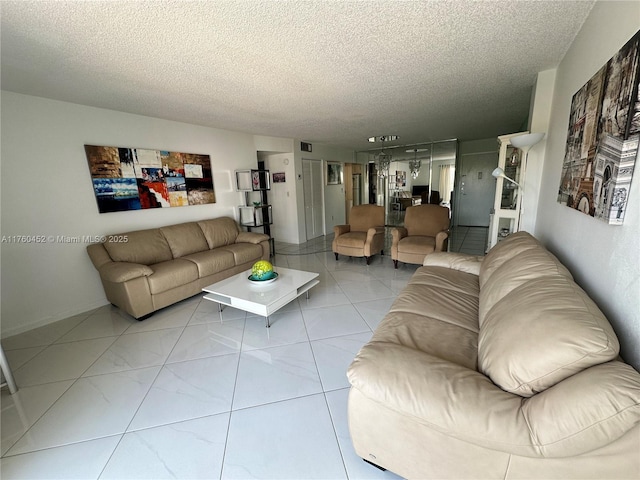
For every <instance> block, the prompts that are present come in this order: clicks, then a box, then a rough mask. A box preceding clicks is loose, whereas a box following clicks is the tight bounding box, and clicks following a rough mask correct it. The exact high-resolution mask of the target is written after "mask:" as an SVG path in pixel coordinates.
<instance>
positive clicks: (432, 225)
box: [391, 204, 449, 268]
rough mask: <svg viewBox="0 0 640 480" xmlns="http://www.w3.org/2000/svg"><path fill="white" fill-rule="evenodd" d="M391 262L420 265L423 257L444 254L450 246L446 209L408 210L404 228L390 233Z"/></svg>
mask: <svg viewBox="0 0 640 480" xmlns="http://www.w3.org/2000/svg"><path fill="white" fill-rule="evenodd" d="M391 238H392V243H391V259H392V260H393V266H394V267H395V268H398V260H399V261H402V262H405V263H414V264H418V265H422V263H423V262H424V257H425V256H427V255H428V254H430V253H433V252H444V251H446V250H447V248H448V245H449V209H448V208H446V207H441V206H440V205H432V204H426V205H416V206H414V207H409V208H407V213H406V214H405V217H404V227H396V228H394V229H393V230H391Z"/></svg>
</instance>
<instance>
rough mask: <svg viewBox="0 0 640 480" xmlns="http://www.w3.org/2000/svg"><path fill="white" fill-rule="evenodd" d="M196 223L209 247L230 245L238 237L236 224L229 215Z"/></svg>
mask: <svg viewBox="0 0 640 480" xmlns="http://www.w3.org/2000/svg"><path fill="white" fill-rule="evenodd" d="M198 225H199V226H200V228H201V229H202V233H204V236H205V238H206V239H207V243H208V244H209V248H210V249H214V248H217V247H223V246H225V245H231V244H232V243H235V241H236V238H238V232H239V230H238V224H237V223H236V221H235V220H234V219H233V218H230V217H220V218H213V219H211V220H201V221H199V222H198Z"/></svg>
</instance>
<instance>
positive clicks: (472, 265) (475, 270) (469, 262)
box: [422, 252, 484, 275]
mask: <svg viewBox="0 0 640 480" xmlns="http://www.w3.org/2000/svg"><path fill="white" fill-rule="evenodd" d="M483 259H484V257H480V256H476V255H469V254H467V253H454V252H434V253H432V254H430V255H427V256H426V257H425V258H424V262H423V264H422V265H423V266H425V267H429V266H431V267H445V268H451V269H453V270H459V271H461V272H465V273H472V274H473V275H480V265H481V264H482V260H483Z"/></svg>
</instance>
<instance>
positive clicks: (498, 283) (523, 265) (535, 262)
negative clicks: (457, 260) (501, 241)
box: [478, 246, 573, 325]
mask: <svg viewBox="0 0 640 480" xmlns="http://www.w3.org/2000/svg"><path fill="white" fill-rule="evenodd" d="M553 276H560V277H565V278H566V279H567V280H569V281H571V280H572V278H573V277H572V276H571V273H570V272H569V270H567V268H566V267H565V266H564V265H562V264H561V263H560V262H559V261H558V259H557V258H556V257H554V256H553V255H552V254H551V253H550V252H548V251H547V250H545V249H544V248H543V247H542V246H540V247H536V248H531V249H528V250H523V251H521V252H520V253H519V254H518V255H517V256H515V257H512V258H510V259H508V260H506V261H505V262H503V263H502V265H500V266H499V267H497V268H495V269H494V270H493V272H492V273H491V275H490V276H489V277H488V278H487V277H485V278H487V280H486V281H485V282H484V284H483V285H482V289H481V290H480V308H479V310H478V322H479V324H480V325H482V324H483V322H484V319H485V317H486V315H487V312H488V311H489V310H491V308H492V307H493V306H494V305H495V304H496V303H497V302H499V301H500V299H502V298H503V297H504V296H505V295H507V294H508V293H509V292H511V291H512V290H514V289H515V288H517V287H519V286H520V285H523V284H524V283H527V282H529V281H530V280H535V279H538V278H543V277H553Z"/></svg>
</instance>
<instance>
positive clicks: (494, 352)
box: [348, 232, 640, 479]
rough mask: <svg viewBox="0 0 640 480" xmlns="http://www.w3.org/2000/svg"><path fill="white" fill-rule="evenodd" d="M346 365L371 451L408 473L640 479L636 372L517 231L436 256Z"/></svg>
mask: <svg viewBox="0 0 640 480" xmlns="http://www.w3.org/2000/svg"><path fill="white" fill-rule="evenodd" d="M424 262H425V263H424V265H425V266H423V267H420V268H419V269H418V270H417V271H416V273H415V275H414V276H413V277H412V278H411V280H410V281H409V283H408V285H407V286H406V288H405V289H404V290H403V291H402V292H401V293H400V294H399V296H398V297H397V299H396V300H395V302H394V303H393V305H392V307H391V309H390V311H389V313H388V314H387V315H386V317H385V318H384V319H383V320H382V322H381V323H380V325H379V326H378V328H377V329H376V331H375V332H374V335H373V337H372V339H371V341H370V342H369V343H368V344H366V345H365V346H364V347H363V348H362V349H361V351H360V352H359V353H358V355H357V356H356V358H355V360H354V361H353V363H352V364H351V366H350V368H349V370H348V377H349V381H350V383H351V390H350V393H349V404H348V414H349V428H350V432H351V438H352V441H353V445H354V447H355V450H356V452H357V453H358V455H360V456H361V457H362V458H363V459H365V460H367V461H370V462H372V463H374V464H376V465H378V466H380V467H383V468H386V469H388V470H391V471H393V472H395V473H397V474H399V475H401V476H403V477H406V478H416V479H417V478H420V479H425V478H438V479H440V478H456V479H460V478H465V479H470V478H482V479H489V478H496V479H514V478H544V479H552V478H562V479H567V478H580V479H586V478H592V479H613V478H635V479H638V478H640V374H639V373H638V372H637V371H636V370H634V369H633V368H632V367H631V366H630V365H627V364H625V363H624V362H623V361H622V360H621V359H620V358H619V356H618V351H619V344H618V340H617V338H616V335H615V333H614V331H613V329H612V328H611V325H610V324H609V322H608V321H607V319H606V318H605V317H604V315H603V314H602V312H601V311H600V310H599V309H598V307H597V306H596V305H595V303H594V302H593V301H592V300H591V299H590V298H589V297H588V296H587V294H586V293H585V292H584V291H583V290H582V289H581V288H580V287H579V286H578V285H577V284H576V283H575V282H574V281H573V279H572V276H571V274H570V272H569V271H568V270H567V269H566V268H565V267H564V266H563V265H562V264H561V263H560V262H559V261H558V260H557V259H556V258H555V257H554V256H553V255H552V254H551V253H549V252H548V251H547V250H546V249H545V248H544V247H543V246H542V245H541V244H540V243H539V242H538V241H537V240H536V239H535V238H533V237H532V236H531V235H529V234H527V233H525V232H520V233H517V234H514V235H512V236H510V237H508V238H507V239H505V240H504V241H502V242H500V243H499V244H498V245H497V246H496V247H494V248H493V249H492V250H491V251H490V252H489V253H488V254H487V255H486V257H484V258H482V257H472V256H468V255H462V254H454V253H434V254H431V255H428V256H427V257H426V258H425V260H424Z"/></svg>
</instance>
